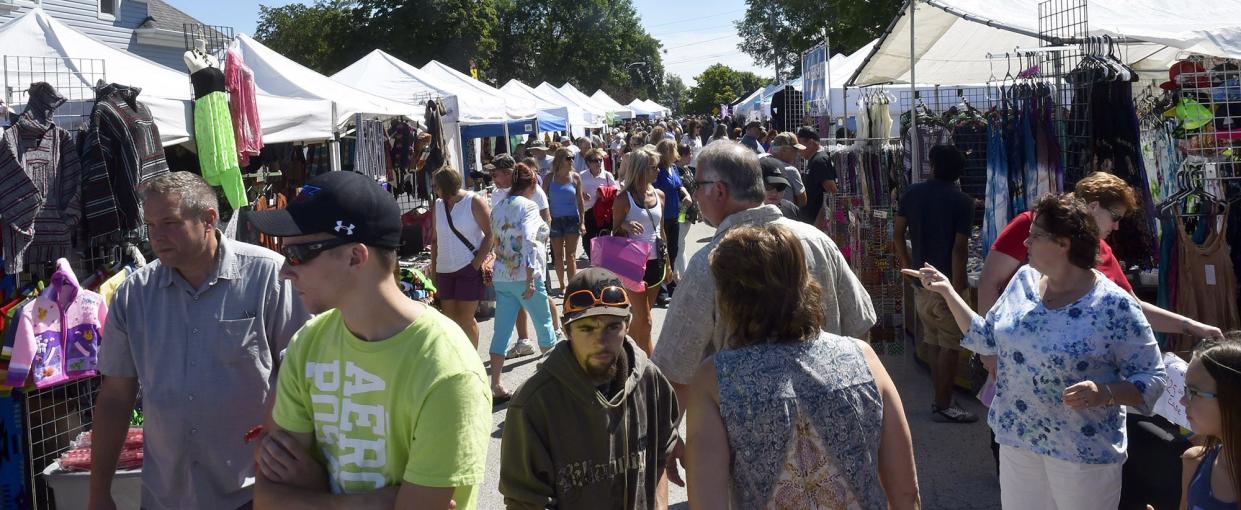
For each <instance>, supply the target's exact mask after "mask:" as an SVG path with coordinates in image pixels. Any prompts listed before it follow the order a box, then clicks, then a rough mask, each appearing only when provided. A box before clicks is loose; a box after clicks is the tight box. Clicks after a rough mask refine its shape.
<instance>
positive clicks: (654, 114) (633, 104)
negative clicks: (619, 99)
mask: <svg viewBox="0 0 1241 510" xmlns="http://www.w3.org/2000/svg"><path fill="white" fill-rule="evenodd" d="M625 107H626V108H629V109H630V110H633V113H634V115H638V116H642V117H650V118H652V119H658V118H660V117H663V116H664V107H662V106H659V105H652V104H651V103H648V102H646V101H644V100H642V99H637V98H635V99H634V100H633V101H630V102H629V104H627V105H625Z"/></svg>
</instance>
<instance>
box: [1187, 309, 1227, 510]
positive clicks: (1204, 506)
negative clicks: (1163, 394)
mask: <svg viewBox="0 0 1241 510" xmlns="http://www.w3.org/2000/svg"><path fill="white" fill-rule="evenodd" d="M1181 404H1182V405H1184V406H1185V414H1186V416H1187V417H1188V418H1189V426H1190V427H1191V428H1192V429H1193V431H1194V434H1196V435H1198V436H1202V437H1205V438H1206V445H1205V446H1195V447H1193V448H1190V449H1189V450H1188V451H1186V452H1185V455H1184V456H1183V458H1184V469H1182V470H1181V473H1182V477H1183V478H1184V489H1183V490H1182V491H1181V494H1182V496H1181V501H1183V503H1182V505H1181V508H1186V509H1190V510H1237V509H1241V476H1238V473H1237V462H1238V461H1239V460H1241V459H1239V458H1238V455H1241V331H1230V332H1229V333H1228V335H1227V337H1226V339H1225V340H1221V341H1215V342H1208V343H1206V344H1204V345H1203V346H1202V347H1201V348H1200V349H1199V351H1198V352H1197V353H1196V354H1194V357H1193V358H1192V360H1191V361H1190V362H1189V369H1188V370H1187V371H1186V372H1185V396H1183V397H1181Z"/></svg>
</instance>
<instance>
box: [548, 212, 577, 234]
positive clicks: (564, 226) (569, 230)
mask: <svg viewBox="0 0 1241 510" xmlns="http://www.w3.org/2000/svg"><path fill="white" fill-rule="evenodd" d="M581 233H582V230H581V223H580V222H579V221H578V217H577V216H561V217H559V218H552V228H551V234H550V237H564V236H576V235H580V234H581Z"/></svg>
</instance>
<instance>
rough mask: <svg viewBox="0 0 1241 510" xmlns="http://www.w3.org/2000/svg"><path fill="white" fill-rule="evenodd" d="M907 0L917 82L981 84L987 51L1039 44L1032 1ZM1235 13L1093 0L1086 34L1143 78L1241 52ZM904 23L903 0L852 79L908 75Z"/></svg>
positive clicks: (1236, 0)
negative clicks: (1114, 46)
mask: <svg viewBox="0 0 1241 510" xmlns="http://www.w3.org/2000/svg"><path fill="white" fill-rule="evenodd" d="M910 1H912V2H914V5H915V12H914V19H913V22H914V23H916V25H915V26H914V31H915V34H914V36H915V39H914V43H915V44H914V48H913V52H912V57H913V58H912V60H913V61H915V62H916V63H917V74H916V79H917V81H918V82H920V83H940V84H945V83H985V82H986V81H987V80H988V79H989V78H991V77H992V76H993V75H995V74H996V71H995V70H994V68H993V66H992V65H991V64H990V62H989V61H988V60H987V58H986V55H987V53H992V54H1003V53H1005V52H1012V51H1013V50H1014V49H1015V48H1035V47H1038V46H1039V40H1038V39H1037V36H1038V23H1039V12H1038V2H1036V1H1034V0H910ZM1238 12H1241V0H1216V1H1212V2H1193V5H1192V6H1189V5H1187V4H1183V3H1181V2H1168V1H1167V0H1092V1H1091V2H1090V4H1089V12H1088V17H1089V27H1090V32H1089V35H1094V36H1101V35H1110V36H1112V37H1113V38H1116V39H1117V41H1118V42H1124V43H1125V47H1124V48H1122V51H1120V55H1118V56H1119V58H1121V59H1122V60H1124V61H1125V62H1126V63H1128V64H1130V65H1132V66H1133V67H1134V69H1135V70H1137V71H1138V72H1140V73H1142V74H1143V76H1144V77H1148V78H1155V79H1161V78H1163V77H1165V76H1166V73H1167V69H1168V68H1169V67H1170V66H1171V64H1172V63H1173V62H1174V61H1175V60H1176V58H1177V56H1178V53H1198V54H1203V55H1211V56H1216V57H1225V58H1241V17H1239V16H1237V13H1238ZM910 24H911V20H910V16H909V4H908V3H906V5H905V8H904V9H903V10H902V11H901V13H900V14H899V15H898V16H897V18H896V19H895V20H893V22H892V24H891V25H890V26H889V28H888V31H887V32H886V33H885V34H884V36H883V37H882V38H881V41H880V42H879V44H878V45H876V46H875V48H874V49H873V50H872V51H871V52H870V54H869V55H868V56H867V58H866V60H865V62H864V63H863V65H862V66H861V67H860V68H859V69H858V70H857V72H855V73H854V75H853V76H852V78H851V79H850V83H851V84H852V85H862V86H864V85H875V84H881V83H909V82H910V81H911V77H910V64H911V54H910V41H909V35H910V34H909V32H910ZM1051 43H1058V42H1057V41H1051ZM999 65H1001V66H1002V65H1003V61H1001V62H1000V63H999ZM998 74H999V75H1001V76H1002V75H1003V74H1004V70H1003V69H1001V70H1000V71H999V72H998Z"/></svg>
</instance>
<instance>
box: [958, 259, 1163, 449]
mask: <svg viewBox="0 0 1241 510" xmlns="http://www.w3.org/2000/svg"><path fill="white" fill-rule="evenodd" d="M1040 278H1042V274H1040V273H1039V272H1038V271H1036V270H1035V269H1034V268H1032V267H1030V266H1025V267H1022V268H1021V270H1019V271H1017V274H1016V276H1014V277H1013V279H1012V281H1011V282H1009V284H1008V288H1007V289H1006V290H1005V291H1004V294H1003V295H1002V296H1000V299H999V301H998V302H996V304H995V306H994V307H992V308H991V311H990V312H989V313H987V316H986V318H985V319H984V318H982V317H975V318H974V322H973V324H972V325H971V326H970V330H969V331H967V332H966V333H965V336H964V338H963V339H962V340H961V345H962V346H963V347H965V348H967V349H969V350H971V351H974V352H977V353H979V354H983V355H996V356H997V359H998V363H999V366H998V376H997V378H996V393H995V400H994V401H992V403H991V410H990V412H989V413H988V415H987V422H988V423H989V424H990V425H991V429H992V430H994V431H995V440H996V441H997V442H999V443H1000V444H1004V445H1008V446H1012V447H1015V448H1021V449H1024V450H1028V451H1031V452H1034V453H1038V454H1041V455H1046V456H1048V457H1052V458H1055V459H1060V460H1064V461H1069V462H1075V463H1079V464H1115V463H1118V462H1124V460H1125V455H1126V454H1125V451H1126V448H1127V445H1128V440H1127V438H1126V437H1125V410H1124V408H1123V407H1121V406H1110V407H1108V406H1103V407H1094V408H1089V409H1083V410H1075V409H1072V408H1070V407H1069V406H1068V405H1067V404H1065V403H1064V398H1063V394H1064V390H1065V389H1066V388H1068V387H1069V386H1072V385H1074V384H1077V383H1079V382H1082V381H1086V380H1090V381H1094V382H1095V383H1097V384H1111V383H1117V382H1122V381H1128V382H1131V383H1133V384H1134V385H1135V386H1137V388H1138V391H1139V392H1141V394H1142V401H1143V402H1144V404H1143V405H1142V406H1141V407H1139V408H1137V409H1135V410H1136V411H1137V412H1139V413H1142V414H1150V412H1151V409H1152V408H1153V407H1154V405H1155V401H1156V400H1158V399H1159V395H1160V394H1161V393H1163V388H1164V384H1165V382H1166V380H1167V373H1166V372H1165V371H1164V366H1163V361H1162V359H1161V358H1160V354H1159V346H1158V345H1157V344H1156V343H1155V335H1154V333H1153V332H1152V331H1151V327H1150V324H1149V323H1147V322H1146V318H1145V317H1144V316H1143V315H1142V310H1141V308H1140V307H1139V305H1138V303H1137V302H1136V301H1135V300H1134V299H1133V297H1132V296H1130V295H1129V294H1128V293H1127V292H1125V291H1124V290H1123V289H1121V288H1120V287H1119V286H1118V285H1116V284H1115V283H1113V282H1111V281H1110V280H1108V279H1107V278H1106V277H1104V276H1103V275H1102V274H1099V273H1098V271H1095V281H1096V283H1095V286H1094V288H1093V289H1091V290H1090V292H1088V293H1086V295H1085V296H1082V297H1081V298H1080V299H1078V300H1077V301H1074V302H1073V303H1070V304H1068V305H1065V306H1063V307H1060V308H1056V309H1049V308H1047V307H1045V306H1043V303H1042V300H1041V298H1040V297H1039V279H1040Z"/></svg>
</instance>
